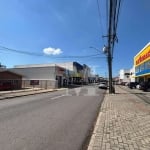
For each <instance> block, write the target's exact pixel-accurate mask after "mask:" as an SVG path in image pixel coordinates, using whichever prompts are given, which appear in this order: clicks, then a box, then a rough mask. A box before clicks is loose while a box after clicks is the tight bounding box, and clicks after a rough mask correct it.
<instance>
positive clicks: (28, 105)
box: [0, 86, 105, 150]
mask: <svg viewBox="0 0 150 150" xmlns="http://www.w3.org/2000/svg"><path fill="white" fill-rule="evenodd" d="M104 93H105V90H102V89H98V88H97V87H94V86H85V87H81V88H76V89H71V90H64V91H57V92H52V93H46V94H37V95H30V96H25V97H19V98H13V99H7V100H4V101H0V150H80V149H82V147H83V145H84V143H85V141H86V138H87V136H88V135H89V132H90V130H91V129H92V127H93V125H94V121H95V119H96V115H97V111H98V110H99V107H100V103H101V101H102V99H103V95H104Z"/></svg>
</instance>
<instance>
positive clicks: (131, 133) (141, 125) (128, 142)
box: [88, 86, 150, 150]
mask: <svg viewBox="0 0 150 150" xmlns="http://www.w3.org/2000/svg"><path fill="white" fill-rule="evenodd" d="M115 88H116V90H115V91H116V94H108V93H107V94H106V96H105V98H104V101H103V103H102V106H101V109H100V113H99V116H98V119H97V123H96V128H95V129H94V134H93V136H92V138H91V141H92V142H90V143H89V148H88V150H94V147H95V146H96V147H97V146H99V149H100V150H109V149H112V150H121V149H123V150H143V149H144V150H150V104H147V103H146V102H145V101H143V100H141V99H140V98H139V97H137V96H136V95H135V94H132V93H130V92H129V91H126V90H125V88H121V87H120V86H116V87H115ZM98 139H99V140H98ZM97 148H98V147H97Z"/></svg>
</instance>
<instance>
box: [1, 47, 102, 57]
mask: <svg viewBox="0 0 150 150" xmlns="http://www.w3.org/2000/svg"><path fill="white" fill-rule="evenodd" d="M0 50H3V51H10V52H14V53H20V54H25V55H30V56H38V57H39V56H40V57H41V56H42V57H51V58H58V59H62V58H64V59H67V58H68V59H69V58H89V57H91V58H94V57H98V56H100V54H94V55H84V56H52V55H51V56H48V55H44V54H41V53H34V52H28V51H21V50H16V49H12V48H8V47H5V46H0Z"/></svg>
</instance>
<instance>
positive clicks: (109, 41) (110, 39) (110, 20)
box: [107, 0, 114, 94]
mask: <svg viewBox="0 0 150 150" xmlns="http://www.w3.org/2000/svg"><path fill="white" fill-rule="evenodd" d="M111 42H112V0H110V10H109V28H108V47H107V48H108V52H107V60H108V73H109V93H110V94H111V93H114V89H113V85H112V51H111V50H112V47H111V45H112V44H111Z"/></svg>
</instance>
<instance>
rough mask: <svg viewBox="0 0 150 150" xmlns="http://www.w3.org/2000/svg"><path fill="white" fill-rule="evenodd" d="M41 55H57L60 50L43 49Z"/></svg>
mask: <svg viewBox="0 0 150 150" xmlns="http://www.w3.org/2000/svg"><path fill="white" fill-rule="evenodd" d="M43 53H44V54H46V55H59V54H61V53H62V50H61V49H59V48H52V47H48V48H44V49H43Z"/></svg>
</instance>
